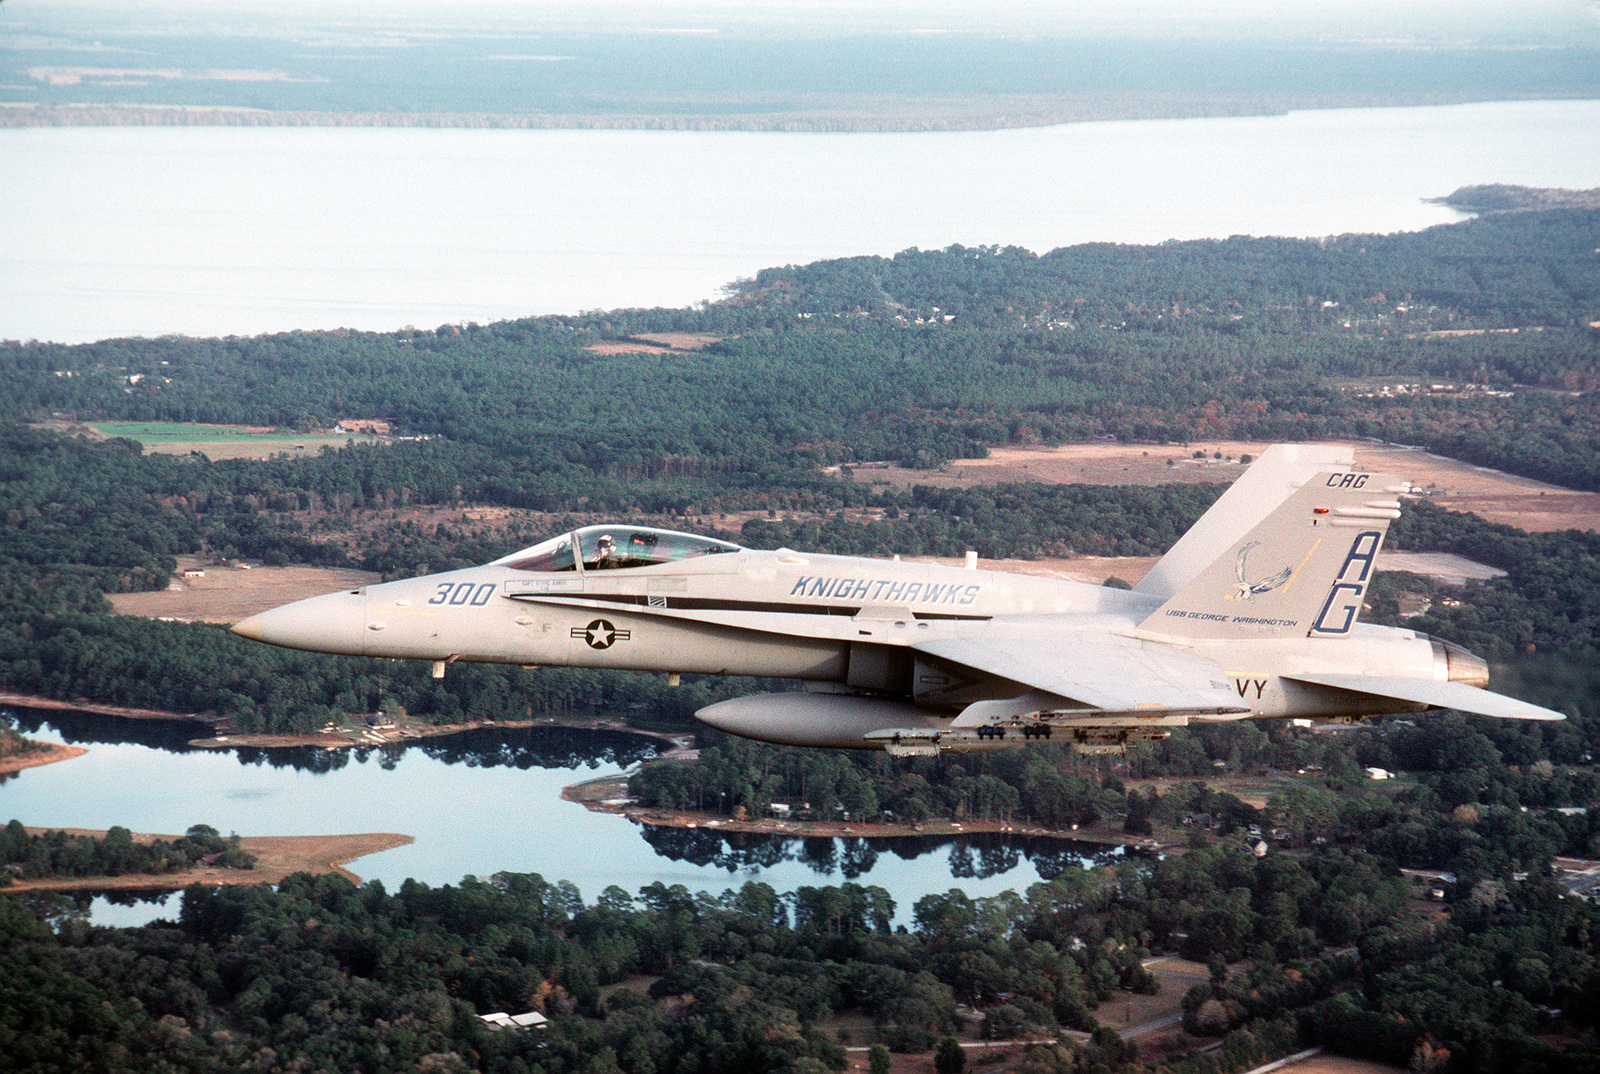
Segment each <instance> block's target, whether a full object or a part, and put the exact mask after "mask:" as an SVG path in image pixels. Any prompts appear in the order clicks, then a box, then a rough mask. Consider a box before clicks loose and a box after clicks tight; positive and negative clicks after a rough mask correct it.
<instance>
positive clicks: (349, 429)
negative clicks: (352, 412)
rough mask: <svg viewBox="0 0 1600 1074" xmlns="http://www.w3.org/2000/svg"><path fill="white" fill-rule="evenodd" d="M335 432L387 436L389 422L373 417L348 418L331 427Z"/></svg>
mask: <svg viewBox="0 0 1600 1074" xmlns="http://www.w3.org/2000/svg"><path fill="white" fill-rule="evenodd" d="M333 431H334V432H336V433H365V434H367V435H369V436H388V435H389V423H388V422H386V421H378V420H376V419H374V418H350V419H346V420H344V421H341V422H339V423H338V424H337V425H335V426H334V427H333Z"/></svg>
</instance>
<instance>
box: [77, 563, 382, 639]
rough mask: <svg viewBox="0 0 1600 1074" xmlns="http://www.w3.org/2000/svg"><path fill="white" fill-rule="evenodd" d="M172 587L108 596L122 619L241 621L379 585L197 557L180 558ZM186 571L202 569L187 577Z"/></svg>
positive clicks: (351, 575) (359, 576)
mask: <svg viewBox="0 0 1600 1074" xmlns="http://www.w3.org/2000/svg"><path fill="white" fill-rule="evenodd" d="M177 559H178V573H177V574H176V575H174V576H173V578H172V585H171V586H169V587H168V588H167V589H164V590H161V591H160V592H155V593H109V594H107V596H108V598H109V599H110V601H111V606H112V607H113V608H115V609H116V610H117V612H118V613H119V614H121V615H139V616H143V617H145V618H146V619H178V620H181V621H183V622H192V623H237V622H238V621H239V620H241V619H247V618H249V617H250V616H252V615H255V614H256V613H258V612H264V611H266V610H267V609H268V608H276V607H277V606H278V605H280V604H288V603H289V602H290V601H295V600H303V599H305V598H306V597H317V596H321V595H322V594H324V593H335V592H337V591H339V590H341V589H359V588H360V587H361V586H364V585H370V584H371V583H373V582H376V581H378V579H379V577H380V576H379V575H376V574H372V573H370V572H368V571H351V570H337V569H334V568H329V567H249V568H246V567H238V566H229V567H218V566H213V565H207V564H205V563H204V561H202V560H201V559H199V558H198V557H196V556H179V557H177ZM185 570H201V571H204V572H205V573H204V574H203V575H200V576H193V577H190V576H185V574H184V571H185Z"/></svg>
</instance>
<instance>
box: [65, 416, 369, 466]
mask: <svg viewBox="0 0 1600 1074" xmlns="http://www.w3.org/2000/svg"><path fill="white" fill-rule="evenodd" d="M79 428H80V429H81V427H79ZM88 428H89V429H90V430H92V432H93V434H94V435H95V436H99V437H106V438H110V437H113V436H123V437H127V438H128V439H129V440H137V441H138V442H139V443H141V444H143V445H144V448H145V450H146V451H147V452H149V453H150V454H152V455H187V454H189V453H190V452H192V451H198V452H200V453H201V454H203V455H205V456H206V457H208V458H210V459H213V460H220V459H265V458H269V457H270V456H272V455H275V454H278V453H279V452H284V453H288V454H291V455H293V454H295V453H297V452H306V453H308V454H315V453H316V452H317V451H319V450H321V449H322V448H323V447H324V446H326V445H330V444H331V445H332V446H334V447H342V446H343V445H344V444H345V443H347V442H349V441H351V440H356V441H362V442H367V443H377V442H379V441H381V440H382V438H381V437H376V436H357V435H353V434H350V433H334V432H312V433H297V432H295V431H293V430H292V429H291V430H282V429H271V428H267V427H264V426H250V425H189V424H184V423H182V422H172V421H97V422H94V423H93V424H91V425H89V426H88Z"/></svg>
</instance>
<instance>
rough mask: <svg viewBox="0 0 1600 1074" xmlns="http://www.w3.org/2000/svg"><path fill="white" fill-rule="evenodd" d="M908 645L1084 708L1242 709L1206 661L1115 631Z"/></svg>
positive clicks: (1150, 711) (1155, 712)
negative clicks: (1119, 634) (1114, 632)
mask: <svg viewBox="0 0 1600 1074" xmlns="http://www.w3.org/2000/svg"><path fill="white" fill-rule="evenodd" d="M911 648H912V649H913V650H914V651H916V652H919V653H923V654H925V655H927V656H930V657H934V658H935V659H938V660H940V661H943V662H945V663H948V664H954V665H957V666H959V667H963V668H970V669H972V670H974V671H979V672H983V673H984V674H987V675H993V676H997V677H999V678H1002V679H1009V680H1011V681H1012V682H1017V683H1021V684H1022V685H1024V686H1028V687H1031V688H1032V689H1033V690H1035V691H1037V692H1039V693H1042V694H1050V695H1055V696H1056V697H1057V698H1058V699H1059V698H1065V699H1070V700H1071V701H1074V702H1077V703H1078V705H1079V706H1081V707H1083V708H1086V709H1092V710H1103V711H1106V712H1115V713H1133V712H1137V713H1142V714H1145V715H1148V716H1159V715H1163V714H1171V715H1179V714H1182V715H1185V716H1201V715H1224V714H1227V713H1242V712H1248V711H1249V707H1248V706H1246V705H1241V704H1240V703H1239V694H1238V691H1237V690H1236V689H1235V688H1234V685H1233V683H1232V682H1231V681H1229V679H1228V677H1227V676H1226V675H1225V674H1223V671H1222V668H1221V667H1220V666H1218V665H1217V664H1216V663H1215V662H1214V661H1211V660H1206V659H1204V658H1203V657H1198V656H1195V655H1194V654H1192V653H1187V652H1183V651H1182V650H1179V649H1173V648H1168V647H1162V648H1160V649H1151V648H1149V647H1147V646H1145V645H1144V644H1143V643H1141V642H1138V641H1135V640H1133V639H1131V638H1124V637H1120V636H1118V635H1115V634H1077V633H1074V634H1070V635H1062V634H1050V635H1046V636H1042V637H1036V638H1018V637H1013V638H993V639H988V638H950V639H930V640H928V641H924V642H918V643H917V644H914V645H912V646H911ZM1085 715H1090V713H1085Z"/></svg>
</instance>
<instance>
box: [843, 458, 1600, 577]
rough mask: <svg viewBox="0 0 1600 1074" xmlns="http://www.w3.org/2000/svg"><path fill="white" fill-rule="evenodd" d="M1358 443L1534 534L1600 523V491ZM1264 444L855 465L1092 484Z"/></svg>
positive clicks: (1180, 469) (1386, 467) (1230, 467)
mask: <svg viewBox="0 0 1600 1074" xmlns="http://www.w3.org/2000/svg"><path fill="white" fill-rule="evenodd" d="M1354 446H1355V455H1356V463H1357V465H1359V466H1361V467H1363V468H1365V469H1371V470H1377V471H1379V472H1381V473H1388V474H1394V475H1395V476H1397V477H1402V478H1404V479H1406V480H1408V481H1410V482H1411V483H1412V484H1413V485H1415V486H1417V488H1418V489H1419V490H1420V491H1421V492H1423V493H1424V494H1425V495H1427V496H1428V497H1429V498H1430V499H1432V500H1433V501H1434V502H1435V503H1437V504H1439V505H1440V506H1442V507H1447V508H1449V509H1451V510H1453V511H1471V512H1472V513H1473V514H1475V515H1479V516H1480V517H1482V518H1486V519H1488V520H1490V521H1491V522H1503V523H1505V524H1507V525H1511V526H1516V527H1517V528H1519V529H1523V530H1527V531H1529V532H1532V533H1543V532H1549V531H1551V530H1562V529H1584V530H1592V529H1597V528H1600V495H1597V494H1595V493H1592V492H1574V491H1572V490H1571V489H1564V488H1560V487H1558V486H1556V485H1547V484H1545V483H1543V482H1541V481H1534V480H1532V479H1530V478H1525V477H1515V476H1513V475H1511V474H1506V473H1501V472H1499V471H1497V470H1488V469H1484V468H1483V467H1479V466H1473V465H1471V464H1470V463H1464V462H1457V461H1456V460H1454V459H1445V458H1441V457H1439V456H1437V455H1430V454H1429V453H1427V452H1425V451H1423V450H1421V449H1420V448H1408V447H1397V446H1393V445H1385V444H1372V443H1366V442H1358V443H1356V444H1355V445H1354ZM1267 447H1268V445H1267V444H1266V443H1265V442H1255V441H1239V440H1215V441H1205V442H1200V441H1196V442H1194V443H1192V444H1188V445H1184V446H1167V447H1157V446H1152V445H1140V444H1110V443H1096V444H1068V445H1065V446H1063V447H1055V448H1050V447H998V448H991V449H990V450H989V457H988V458H986V459H957V460H954V461H952V462H951V463H949V464H948V465H947V466H945V467H944V469H942V470H937V471H924V470H905V469H901V468H900V467H896V466H860V467H856V468H855V480H856V481H858V482H861V483H862V484H872V485H889V486H892V487H896V488H910V487H911V486H912V485H933V486H935V487H939V488H965V487H969V486H974V485H995V484H1002V483H1005V482H1013V481H1042V482H1046V483H1050V484H1066V483H1076V484H1086V485H1165V484H1173V483H1180V482H1189V483H1203V482H1224V481H1232V480H1233V479H1234V478H1236V477H1238V476H1239V474H1241V473H1243V472H1244V465H1243V464H1241V463H1240V462H1239V461H1238V460H1239V457H1240V456H1241V455H1250V456H1252V457H1255V456H1259V455H1260V454H1261V453H1262V452H1263V451H1265V450H1266V449H1267ZM1196 451H1200V452H1204V454H1205V458H1203V459H1196V458H1193V454H1194V453H1195V452H1196ZM1217 452H1221V453H1222V458H1221V459H1217V458H1215V457H1214V456H1215V454H1216V453H1217ZM1169 463H1170V465H1169ZM1123 577H1125V578H1126V576H1125V575H1124V576H1123ZM1127 580H1129V581H1132V579H1127Z"/></svg>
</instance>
